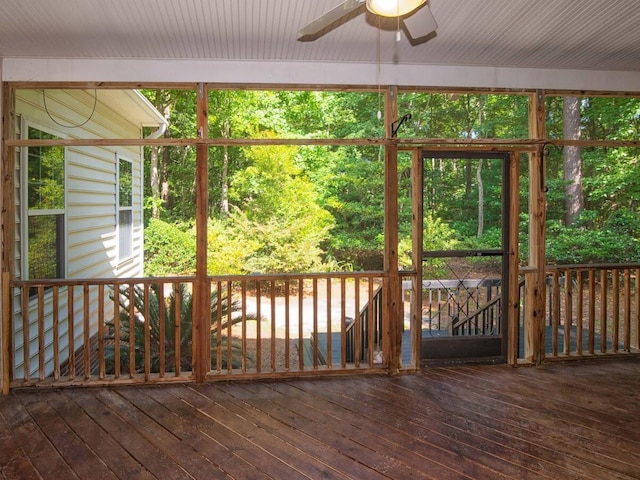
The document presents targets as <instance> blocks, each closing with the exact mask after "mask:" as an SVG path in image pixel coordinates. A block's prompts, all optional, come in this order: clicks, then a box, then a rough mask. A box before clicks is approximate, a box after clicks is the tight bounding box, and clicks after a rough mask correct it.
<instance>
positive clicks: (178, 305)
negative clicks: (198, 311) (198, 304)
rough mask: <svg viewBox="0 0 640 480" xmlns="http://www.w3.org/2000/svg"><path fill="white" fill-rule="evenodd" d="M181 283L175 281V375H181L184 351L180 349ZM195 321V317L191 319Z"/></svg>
mask: <svg viewBox="0 0 640 480" xmlns="http://www.w3.org/2000/svg"><path fill="white" fill-rule="evenodd" d="M181 286H182V284H181V283H175V284H174V285H173V343H174V345H173V353H174V355H173V357H174V360H173V362H174V376H176V377H178V376H180V367H181V365H180V359H181V358H182V352H181V351H180V350H181V349H180V338H181V328H182V325H181V319H180V317H181V315H180V313H181V312H182V298H181V296H180V289H181V288H180V287H181ZM191 321H193V319H191Z"/></svg>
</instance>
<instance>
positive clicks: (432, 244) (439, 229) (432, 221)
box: [398, 213, 459, 277]
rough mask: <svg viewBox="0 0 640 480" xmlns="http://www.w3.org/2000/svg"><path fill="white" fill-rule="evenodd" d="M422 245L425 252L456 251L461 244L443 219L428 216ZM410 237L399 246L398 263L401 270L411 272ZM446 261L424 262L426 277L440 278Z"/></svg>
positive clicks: (425, 218)
mask: <svg viewBox="0 0 640 480" xmlns="http://www.w3.org/2000/svg"><path fill="white" fill-rule="evenodd" d="M423 222H424V223H423V227H424V228H423V233H422V235H423V237H422V245H423V249H424V250H425V251H437V250H454V249H455V248H457V247H458V245H459V242H458V240H456V238H455V236H456V232H455V231H454V230H453V229H452V228H451V227H450V226H449V225H448V224H447V223H445V222H443V221H442V219H440V218H437V217H434V216H433V215H432V214H429V213H428V214H426V215H425V217H424V221H423ZM411 242H412V240H411V237H410V236H404V237H402V238H401V239H400V242H399V246H398V262H399V264H400V268H402V269H405V270H409V269H411V268H412V264H411V245H412V243H411ZM445 263H446V260H445V259H441V258H430V259H427V260H426V261H423V270H424V274H425V275H426V276H434V277H435V276H438V275H440V274H442V273H444V267H445Z"/></svg>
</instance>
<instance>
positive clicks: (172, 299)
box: [106, 284, 255, 373]
mask: <svg viewBox="0 0 640 480" xmlns="http://www.w3.org/2000/svg"><path fill="white" fill-rule="evenodd" d="M161 288H163V285H162V284H152V285H150V286H149V288H148V290H147V294H146V295H145V290H144V289H143V288H142V287H141V286H139V285H134V286H133V289H132V288H131V287H130V286H129V285H123V286H121V287H120V290H119V295H118V302H119V304H120V314H119V328H118V331H117V332H116V331H115V323H114V322H109V323H107V325H108V326H109V327H111V330H112V331H113V333H114V335H118V339H119V344H120V348H119V351H120V365H121V371H122V372H128V371H129V365H130V350H131V345H132V344H133V348H134V352H133V355H134V365H135V371H137V372H140V371H144V362H145V328H146V326H147V323H148V328H149V346H148V348H149V360H150V371H151V372H153V373H157V372H159V371H160V366H161V359H162V358H164V371H167V372H172V371H173V372H175V371H176V370H175V368H176V357H178V358H177V360H178V361H179V366H180V371H190V370H191V363H192V353H193V352H192V331H193V328H192V326H193V296H192V295H191V293H190V292H189V291H188V290H187V288H186V286H185V284H179V285H178V287H177V288H175V289H174V290H173V291H172V292H171V293H170V294H169V295H168V296H166V297H164V296H162V295H160V289H161ZM219 297H220V298H219ZM131 301H133V316H132V318H131V319H130V312H131V303H130V302H131ZM176 309H179V312H176ZM219 309H220V312H218V310H219ZM238 310H240V305H239V302H237V301H233V300H230V298H229V294H228V292H224V293H223V294H222V295H219V292H218V291H217V290H214V291H212V293H211V318H210V322H209V324H210V345H211V350H212V358H216V352H217V350H218V349H221V350H222V351H223V352H224V353H223V354H222V355H221V361H222V368H223V369H226V368H227V365H228V363H227V359H228V355H227V349H228V348H229V343H228V342H231V345H230V348H231V352H232V356H231V359H232V360H231V363H232V367H233V368H237V367H239V366H240V365H241V361H242V347H241V344H240V342H239V341H237V340H233V339H229V338H227V335H226V333H225V332H227V329H228V328H229V326H230V325H234V324H236V323H239V322H241V321H242V316H240V315H233V312H237V311H238ZM230 313H231V315H230ZM218 318H220V323H218ZM245 318H246V319H247V320H255V317H254V316H246V317H245ZM176 319H177V320H178V322H179V328H176ZM131 323H133V342H131V340H132V339H131V332H132V330H131ZM176 352H178V354H177V355H176ZM106 360H107V365H108V367H111V369H112V370H113V369H114V363H115V345H113V346H111V347H109V348H107V349H106Z"/></svg>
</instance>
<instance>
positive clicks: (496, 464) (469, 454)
mask: <svg viewBox="0 0 640 480" xmlns="http://www.w3.org/2000/svg"><path fill="white" fill-rule="evenodd" d="M399 380H400V381H403V380H404V379H399ZM374 383H375V382H374ZM385 384H386V382H385ZM329 388H332V386H331V385H330V386H329ZM358 390H359V389H358ZM358 390H356V391H358ZM368 390H371V385H370V386H369V389H368ZM392 393H393V392H391V391H387V392H386V395H381V392H375V390H374V394H373V395H368V394H366V393H365V394H364V395H359V396H358V397H359V398H360V402H361V404H362V408H363V409H366V410H369V412H370V415H371V416H373V417H374V418H377V419H379V421H380V422H381V425H380V428H381V429H384V431H386V430H387V428H388V427H393V428H402V429H404V431H406V432H408V433H409V434H410V435H412V436H415V437H418V438H421V439H428V440H429V442H431V443H432V444H434V445H438V446H440V448H442V449H445V450H448V451H450V452H451V453H452V454H455V455H456V456H458V457H459V458H461V459H467V460H468V461H472V462H473V463H477V464H478V467H483V468H484V469H486V470H487V471H493V472H495V473H493V475H492V478H499V477H500V476H508V477H510V478H513V477H517V478H531V479H534V478H553V477H548V476H546V475H545V473H546V469H542V470H541V471H536V468H535V466H533V467H532V466H531V464H530V462H531V458H530V457H529V456H528V455H526V454H524V453H523V452H521V451H519V450H517V449H514V448H513V447H512V446H511V445H509V444H508V442H504V441H500V433H499V432H494V431H490V432H481V431H478V430H477V429H476V428H474V424H473V420H472V418H464V419H462V420H461V421H458V419H456V418H455V416H451V415H448V414H446V413H444V412H439V411H438V409H437V408H433V407H434V406H433V405H429V404H428V403H425V402H423V401H422V400H420V401H416V403H415V404H416V405H420V410H423V411H428V412H429V413H428V414H423V413H420V412H418V413H416V408H415V406H411V407H405V405H407V404H411V401H409V402H408V400H410V399H409V398H408V397H407V395H406V394H405V393H403V392H401V394H400V395H398V394H397V393H396V394H395V395H393V394H392ZM385 397H387V398H385ZM399 398H402V399H403V402H398V401H395V400H394V399H399ZM354 400H355V397H354ZM412 400H413V399H412ZM414 401H415V400H414ZM394 405H395V407H394ZM382 412H384V414H382ZM389 412H391V414H389ZM483 433H485V435H483ZM496 437H497V438H496ZM546 468H549V465H547V466H546ZM551 471H553V469H552V468H551ZM562 473H566V472H562ZM485 475H490V474H488V473H485ZM482 476H483V475H480V476H478V477H476V478H482Z"/></svg>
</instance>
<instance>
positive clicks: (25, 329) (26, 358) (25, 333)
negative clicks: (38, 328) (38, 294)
mask: <svg viewBox="0 0 640 480" xmlns="http://www.w3.org/2000/svg"><path fill="white" fill-rule="evenodd" d="M22 355H23V359H22V362H23V363H22V365H23V366H22V370H23V375H22V378H23V379H24V381H25V382H27V381H29V377H30V375H31V366H30V357H31V354H30V348H29V287H28V286H27V287H23V289H22Z"/></svg>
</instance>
